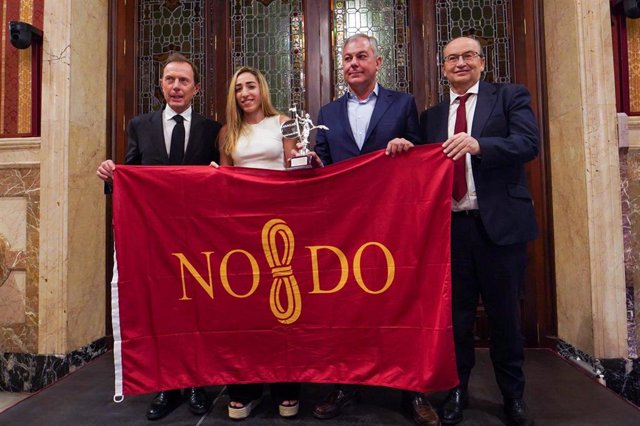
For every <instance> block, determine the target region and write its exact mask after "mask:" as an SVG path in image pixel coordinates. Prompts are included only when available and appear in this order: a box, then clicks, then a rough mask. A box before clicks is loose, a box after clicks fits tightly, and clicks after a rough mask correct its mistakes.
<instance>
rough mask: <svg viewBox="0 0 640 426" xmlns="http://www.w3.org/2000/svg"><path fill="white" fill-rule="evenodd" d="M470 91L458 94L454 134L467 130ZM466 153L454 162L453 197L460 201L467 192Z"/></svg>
mask: <svg viewBox="0 0 640 426" xmlns="http://www.w3.org/2000/svg"><path fill="white" fill-rule="evenodd" d="M469 95H470V93H467V94H466V95H463V96H458V100H459V101H460V105H458V110H457V111H456V124H455V127H454V128H453V134H454V135H455V134H457V133H460V132H466V131H467V108H466V106H465V102H466V101H467V99H468V98H469ZM466 157H467V156H466V155H463V156H462V158H459V159H457V160H456V161H454V162H453V199H454V200H456V201H460V200H461V199H462V197H464V196H465V194H466V193H467V176H466V174H465V167H464V165H465V163H466Z"/></svg>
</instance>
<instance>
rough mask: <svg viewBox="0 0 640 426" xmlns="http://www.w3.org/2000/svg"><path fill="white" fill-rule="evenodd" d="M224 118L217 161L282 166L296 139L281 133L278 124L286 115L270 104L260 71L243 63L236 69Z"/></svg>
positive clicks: (276, 167)
mask: <svg viewBox="0 0 640 426" xmlns="http://www.w3.org/2000/svg"><path fill="white" fill-rule="evenodd" d="M226 119H227V124H226V125H225V126H224V127H223V128H222V130H221V133H220V141H221V143H220V165H222V166H240V167H253V168H259V169H271V170H284V169H285V167H286V161H288V157H289V156H290V153H291V152H292V151H293V150H294V149H295V148H296V140H295V139H286V138H284V137H283V136H282V131H281V130H280V125H281V124H282V123H284V122H285V121H286V120H288V119H289V117H287V116H286V115H282V114H280V113H279V112H278V111H277V110H276V109H275V108H274V107H273V105H272V104H271V95H270V93H269V86H268V84H267V81H266V80H265V78H264V76H263V75H262V73H261V72H260V71H258V70H256V69H253V68H249V67H242V68H240V69H238V70H237V71H236V72H235V74H234V75H233V77H232V78H231V82H230V84H229V94H228V95H227V111H226ZM285 153H286V154H285Z"/></svg>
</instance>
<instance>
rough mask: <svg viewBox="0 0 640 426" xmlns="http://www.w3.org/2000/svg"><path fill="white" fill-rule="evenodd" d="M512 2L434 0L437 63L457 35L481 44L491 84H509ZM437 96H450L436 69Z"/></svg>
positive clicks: (445, 81) (510, 77) (445, 82)
mask: <svg viewBox="0 0 640 426" xmlns="http://www.w3.org/2000/svg"><path fill="white" fill-rule="evenodd" d="M509 34H511V0H436V37H437V47H438V49H437V50H438V63H439V64H441V63H442V49H444V46H445V45H446V44H447V42H448V41H449V40H451V39H453V38H456V37H460V36H472V37H475V38H476V39H478V40H479V41H480V44H481V45H482V48H483V50H484V54H485V58H486V64H485V71H484V74H485V75H484V79H485V80H486V81H490V82H494V83H511V79H512V71H511V67H512V61H511V49H510V45H509V43H510V40H509ZM438 73H439V80H440V85H439V89H438V90H439V95H440V99H442V98H443V95H444V94H445V93H449V85H448V83H447V80H446V78H444V76H443V75H442V70H441V69H440V67H438Z"/></svg>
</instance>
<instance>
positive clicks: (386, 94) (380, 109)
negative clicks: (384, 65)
mask: <svg viewBox="0 0 640 426" xmlns="http://www.w3.org/2000/svg"><path fill="white" fill-rule="evenodd" d="M378 89H379V90H378V99H376V106H375V107H374V108H373V114H371V120H369V127H367V134H366V135H365V137H364V143H363V144H362V147H363V148H364V146H365V145H366V144H367V141H368V140H369V136H371V133H372V132H373V129H375V128H376V126H377V125H378V121H380V119H381V118H382V116H383V115H384V113H385V112H387V110H388V109H389V107H390V106H391V104H392V103H393V100H392V98H393V94H392V93H391V92H390V91H388V90H387V89H385V88H384V87H382V86H380V85H378Z"/></svg>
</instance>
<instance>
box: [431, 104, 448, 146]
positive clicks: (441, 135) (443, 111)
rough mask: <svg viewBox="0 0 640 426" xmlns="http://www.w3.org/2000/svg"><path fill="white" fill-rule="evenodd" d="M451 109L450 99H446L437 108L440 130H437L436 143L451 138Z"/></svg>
mask: <svg viewBox="0 0 640 426" xmlns="http://www.w3.org/2000/svg"><path fill="white" fill-rule="evenodd" d="M450 107H451V103H450V100H449V97H446V98H445V100H444V101H442V102H440V103H439V104H438V106H437V108H438V109H437V114H436V115H437V116H439V117H440V120H438V128H437V129H436V133H435V135H434V136H435V137H434V140H435V141H442V142H444V141H446V140H447V138H448V137H449V108H450Z"/></svg>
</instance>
